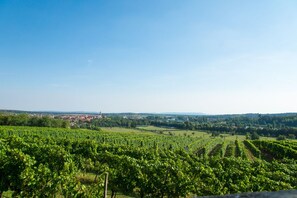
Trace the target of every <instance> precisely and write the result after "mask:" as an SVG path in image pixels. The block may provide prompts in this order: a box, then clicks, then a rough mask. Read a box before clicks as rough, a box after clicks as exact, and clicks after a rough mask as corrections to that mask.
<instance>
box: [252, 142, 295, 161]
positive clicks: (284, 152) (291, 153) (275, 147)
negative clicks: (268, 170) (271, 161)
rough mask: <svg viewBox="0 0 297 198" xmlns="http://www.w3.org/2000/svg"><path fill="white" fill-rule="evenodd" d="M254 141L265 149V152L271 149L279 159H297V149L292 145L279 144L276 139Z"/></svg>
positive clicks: (261, 148)
mask: <svg viewBox="0 0 297 198" xmlns="http://www.w3.org/2000/svg"><path fill="white" fill-rule="evenodd" d="M253 143H254V144H255V145H256V146H257V147H258V148H260V150H264V152H265V151H266V152H267V151H269V152H270V153H273V157H275V158H277V159H283V158H290V159H295V160H296V159H297V150H294V149H292V148H290V147H287V146H283V145H280V144H277V143H276V142H275V141H262V140H254V141H253Z"/></svg>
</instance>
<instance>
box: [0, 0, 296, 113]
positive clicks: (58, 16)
mask: <svg viewBox="0 0 297 198" xmlns="http://www.w3.org/2000/svg"><path fill="white" fill-rule="evenodd" d="M296 52H297V1H295V0H261V1H259V0H245V1H239V0H204V1H202V0H187V1H182V0H179V1H176V0H142V1H137V0H121V1H120V0H118V1H116V0H105V1H99V0H94V1H91V0H86V1H82V0H81V1H75V0H72V1H70V0H63V1H61V0H50V1H49V0H47V1H45V0H40V1H36V0H25V1H24V0H0V91H1V92H0V109H21V110H61V111H100V110H101V111H103V112H204V113H209V114H222V113H247V112H260V113H275V112H297V102H296V101H297V53H296Z"/></svg>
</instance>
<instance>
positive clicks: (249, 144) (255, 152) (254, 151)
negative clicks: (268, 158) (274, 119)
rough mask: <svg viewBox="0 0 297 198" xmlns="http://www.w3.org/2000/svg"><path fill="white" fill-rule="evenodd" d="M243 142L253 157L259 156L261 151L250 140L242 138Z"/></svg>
mask: <svg viewBox="0 0 297 198" xmlns="http://www.w3.org/2000/svg"><path fill="white" fill-rule="evenodd" d="M243 143H244V145H245V146H246V147H247V148H248V149H249V150H250V151H251V152H252V154H253V155H254V156H255V157H257V158H261V151H260V150H259V149H258V148H257V147H256V146H255V145H254V144H253V143H252V142H251V141H249V140H244V141H243Z"/></svg>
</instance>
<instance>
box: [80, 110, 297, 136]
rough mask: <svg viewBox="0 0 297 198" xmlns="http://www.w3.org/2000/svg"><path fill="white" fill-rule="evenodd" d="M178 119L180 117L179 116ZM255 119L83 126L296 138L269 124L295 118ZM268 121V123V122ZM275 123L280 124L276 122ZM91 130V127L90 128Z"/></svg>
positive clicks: (115, 121)
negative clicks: (155, 127)
mask: <svg viewBox="0 0 297 198" xmlns="http://www.w3.org/2000/svg"><path fill="white" fill-rule="evenodd" d="M179 117H180V116H179ZM252 119H255V118H248V119H243V118H240V119H239V120H241V121H242V120H245V121H242V122H240V124H239V121H238V118H228V120H225V121H222V120H221V121H220V122H218V120H213V121H207V119H205V118H204V121H203V122H195V121H193V119H192V120H191V119H189V121H171V120H170V121H168V120H166V119H164V118H163V117H161V116H160V117H159V118H158V116H154V117H146V118H141V119H135V118H124V117H108V118H103V119H94V120H92V121H91V123H85V125H88V126H93V127H127V128H135V127H137V126H146V125H153V126H157V127H167V128H176V129H182V130H204V131H209V132H216V133H231V134H238V135H246V134H247V133H251V134H252V133H257V134H259V135H261V136H271V137H278V136H280V135H282V136H286V137H287V138H291V139H294V138H296V137H297V128H295V127H290V126H283V127H272V126H271V125H270V124H267V123H270V122H272V120H274V121H275V120H282V119H283V121H282V123H285V122H289V121H288V120H291V121H290V122H289V123H294V122H293V120H294V119H295V118H290V119H289V118H288V117H282V118H279V117H275V119H272V118H271V119H269V118H267V116H265V117H264V118H263V119H262V118H261V119H260V118H259V119H260V120H261V123H262V122H263V120H266V121H265V122H266V125H265V124H264V125H258V124H257V123H259V122H257V123H254V122H253V121H251V122H249V120H252ZM232 120H233V121H232ZM268 120H270V121H268ZM236 123H237V124H236ZM277 123H280V121H279V122H277ZM82 128H90V127H82ZM91 128H92V127H91Z"/></svg>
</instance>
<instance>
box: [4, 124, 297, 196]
mask: <svg viewBox="0 0 297 198" xmlns="http://www.w3.org/2000/svg"><path fill="white" fill-rule="evenodd" d="M0 157H1V158H0V176H1V177H0V184H1V186H0V194H2V193H4V195H7V196H10V195H11V196H16V195H20V196H24V197H32V196H37V197H51V196H53V195H59V196H62V197H73V196H77V197H98V196H99V197H100V196H101V195H102V194H103V183H104V181H103V180H104V175H105V173H108V174H109V184H108V189H109V194H110V196H115V194H119V193H120V194H125V195H127V196H132V197H146V196H147V197H148V196H150V197H180V196H188V197H190V196H191V195H198V196H199V195H222V194H229V193H237V192H252V191H275V190H285V189H296V188H297V164H296V159H297V142H296V141H288V140H286V141H276V140H273V139H267V138H265V139H260V140H253V141H252V140H246V139H245V136H237V135H233V136H232V135H229V134H222V135H220V136H211V135H210V134H208V133H206V132H202V131H187V130H177V129H169V128H161V127H152V126H148V127H138V128H136V129H128V128H120V127H113V128H111V127H106V128H102V129H101V130H97V131H96V130H87V129H60V128H46V127H20V126H19V127H12V126H1V127H0Z"/></svg>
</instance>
